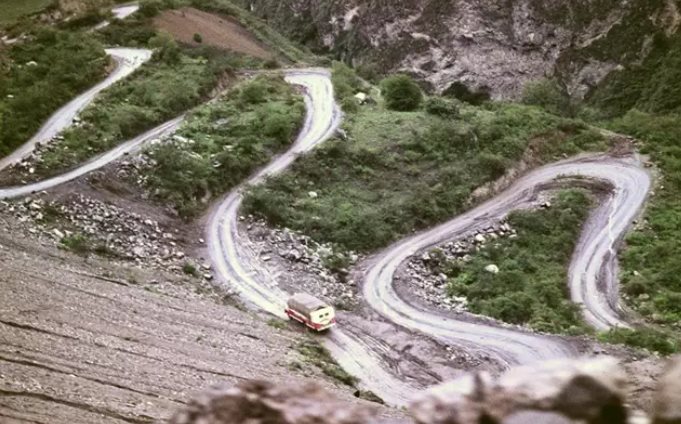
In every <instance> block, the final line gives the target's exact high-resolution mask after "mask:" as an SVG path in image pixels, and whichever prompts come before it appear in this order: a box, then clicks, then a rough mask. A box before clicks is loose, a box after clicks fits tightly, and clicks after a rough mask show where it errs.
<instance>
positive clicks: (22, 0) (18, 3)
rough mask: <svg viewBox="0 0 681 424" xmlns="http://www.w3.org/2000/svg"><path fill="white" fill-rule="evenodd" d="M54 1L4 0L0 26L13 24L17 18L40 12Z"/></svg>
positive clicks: (0, 14)
mask: <svg viewBox="0 0 681 424" xmlns="http://www.w3.org/2000/svg"><path fill="white" fill-rule="evenodd" d="M52 3H53V1H52V0H2V13H0V26H5V25H10V24H13V23H15V22H16V21H17V19H19V18H22V17H24V16H27V15H31V14H33V13H36V12H40V11H41V10H43V9H45V8H46V7H47V6H49V5H51V4H52Z"/></svg>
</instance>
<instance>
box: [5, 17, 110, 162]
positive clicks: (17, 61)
mask: <svg viewBox="0 0 681 424" xmlns="http://www.w3.org/2000/svg"><path fill="white" fill-rule="evenodd" d="M5 54H6V56H4V55H5ZM29 62H36V63H37V65H35V66H28V65H26V64H27V63H29ZM108 63H109V62H108V59H107V58H106V54H105V53H104V49H103V47H102V45H101V44H100V43H98V42H97V41H96V40H93V39H92V37H90V36H88V35H86V34H81V33H70V32H66V31H56V30H51V29H39V30H36V31H35V32H34V35H33V38H32V40H31V41H28V42H25V43H20V44H16V45H14V46H13V47H11V49H10V50H9V51H8V52H7V53H3V52H0V157H1V156H5V155H7V154H9V153H10V152H12V151H13V150H14V149H15V148H17V147H18V146H20V145H21V144H23V143H24V142H26V141H28V139H29V138H30V137H31V136H32V135H33V134H34V133H35V132H36V131H37V130H38V129H39V128H40V126H41V125H42V123H43V122H44V120H45V119H47V118H48V117H49V116H50V115H51V114H52V113H54V112H55V111H56V110H57V109H58V108H59V107H61V106H62V105H64V104H65V103H67V102H68V101H69V100H71V99H72V98H73V97H75V96H76V95H77V94H79V93H80V92H82V91H85V90H86V89H87V88H89V87H90V86H92V85H94V84H95V83H96V82H98V81H100V80H101V79H103V78H104V76H105V74H106V67H107V65H108Z"/></svg>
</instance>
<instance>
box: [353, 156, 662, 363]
mask: <svg viewBox="0 0 681 424" xmlns="http://www.w3.org/2000/svg"><path fill="white" fill-rule="evenodd" d="M567 176H579V177H587V178H590V179H593V180H598V181H603V182H606V183H608V184H609V185H611V186H612V191H611V194H610V195H609V196H608V197H607V199H606V200H605V201H603V202H602V203H601V204H600V205H599V206H598V207H597V208H596V210H595V211H593V212H592V213H591V216H590V218H589V220H588V222H587V223H586V224H585V226H584V230H583V233H582V235H581V237H580V240H579V242H578V243H577V248H576V249H575V252H574V254H573V258H572V262H571V265H570V269H569V286H570V293H571V298H572V300H573V301H574V302H575V303H577V304H578V305H581V306H582V309H583V313H584V317H585V319H586V321H587V322H588V323H589V324H591V325H592V326H594V327H596V328H597V329H601V330H603V329H608V328H611V327H614V326H621V327H628V325H627V323H626V322H624V321H623V320H622V319H621V318H620V316H619V313H618V311H619V307H618V304H617V290H616V287H617V284H616V276H615V272H614V271H615V269H616V254H615V248H616V246H617V243H618V241H619V240H621V238H622V237H623V235H624V234H625V232H626V230H627V229H628V227H629V225H630V224H631V222H632V221H633V220H634V218H635V217H636V215H637V214H638V212H639V211H640V209H641V208H642V206H643V203H644V201H645V199H646V196H647V193H648V190H649V189H650V177H649V175H648V173H647V172H646V171H645V170H644V169H643V168H642V167H641V166H640V163H638V161H637V160H635V159H616V158H613V157H610V156H605V155H598V156H590V157H583V158H579V159H572V160H567V161H563V162H558V163H555V164H552V165H548V166H545V167H542V168H539V169H537V170H535V171H533V172H531V173H529V174H528V175H526V176H525V177H523V178H521V179H519V180H518V181H516V182H515V183H514V184H513V185H512V186H511V187H510V188H508V189H507V190H505V191H504V192H503V193H501V194H499V195H498V196H496V197H494V198H493V199H491V200H489V201H487V202H485V203H483V204H481V205H480V206H478V207H476V208H475V209H472V210H470V211H469V212H467V213H465V214H463V215H461V216H458V217H457V218H455V219H452V220H451V221H449V222H446V223H444V224H442V225H439V226H437V227H435V228H433V229H430V230H428V231H425V232H422V233H420V234H417V235H415V236H413V237H409V238H407V239H405V240H402V241H400V242H397V243H395V244H394V245H392V246H391V247H389V248H388V249H387V250H385V251H384V252H383V253H381V254H379V255H378V256H377V257H376V258H375V259H374V261H372V265H371V267H370V268H369V269H368V270H367V271H366V272H365V274H364V277H365V278H364V285H363V292H364V298H365V300H366V301H367V302H368V303H369V304H370V305H371V306H372V307H373V308H374V309H375V310H377V311H378V312H380V313H381V314H382V315H383V316H385V317H386V318H388V319H389V320H391V321H394V322H395V323H397V324H399V325H402V326H404V327H406V328H409V329H412V330H415V331H421V332H423V333H426V334H430V335H431V336H433V337H435V338H437V339H439V340H441V341H443V342H446V343H449V344H455V345H459V346H461V347H465V348H466V349H469V350H474V351H475V350H477V351H480V352H486V353H491V354H492V355H494V356H495V357H496V359H497V360H499V361H501V362H502V363H505V364H507V365H514V364H524V363H531V362H534V361H537V360H543V359H551V358H559V357H566V356H573V355H575V353H576V352H575V351H574V350H573V349H572V348H571V347H570V346H569V345H568V344H566V343H565V342H564V341H562V340H561V339H558V338H554V337H548V336H543V335H537V334H532V333H526V332H522V331H518V330H515V329H509V328H500V327H496V326H488V325H483V324H477V323H471V322H463V321H459V320H456V319H453V318H450V317H446V316H442V315H439V314H435V313H433V312H429V311H426V310H423V309H419V308H418V307H416V306H414V305H411V304H409V303H407V302H405V301H404V300H403V299H401V298H400V297H398V295H397V293H396V292H395V290H394V288H393V278H394V275H395V271H396V270H397V268H398V267H399V265H400V264H401V263H403V262H404V261H405V260H407V259H408V258H409V257H410V256H412V255H414V254H417V253H418V252H419V251H422V250H424V249H427V248H430V247H433V246H435V245H438V244H441V243H442V242H444V241H447V240H452V239H456V238H460V237H462V236H464V235H465V234H468V233H470V232H471V231H474V230H476V229H480V228H484V227H486V226H488V225H490V224H491V223H494V222H497V221H499V220H500V219H502V218H503V217H504V216H505V215H507V214H508V213H509V212H510V211H512V210H514V209H518V208H520V207H522V206H524V205H526V204H528V203H529V202H531V201H532V199H533V198H534V196H535V195H536V193H537V192H538V191H540V190H541V187H542V186H545V185H547V184H548V183H550V182H551V181H553V180H555V179H557V178H559V177H567ZM599 284H600V285H599Z"/></svg>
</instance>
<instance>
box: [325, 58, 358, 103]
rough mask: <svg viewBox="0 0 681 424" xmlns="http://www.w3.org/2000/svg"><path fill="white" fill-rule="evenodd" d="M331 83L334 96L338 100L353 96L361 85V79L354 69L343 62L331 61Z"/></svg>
mask: <svg viewBox="0 0 681 424" xmlns="http://www.w3.org/2000/svg"><path fill="white" fill-rule="evenodd" d="M331 83H332V84H333V88H334V91H335V94H336V98H338V99H340V100H344V99H346V98H350V97H352V96H354V95H355V93H356V92H358V91H359V90H360V89H361V88H362V86H363V83H362V80H361V79H360V78H359V77H358V76H357V74H355V71H354V70H353V69H352V68H350V67H349V66H348V65H346V64H345V63H343V62H333V65H332V67H331Z"/></svg>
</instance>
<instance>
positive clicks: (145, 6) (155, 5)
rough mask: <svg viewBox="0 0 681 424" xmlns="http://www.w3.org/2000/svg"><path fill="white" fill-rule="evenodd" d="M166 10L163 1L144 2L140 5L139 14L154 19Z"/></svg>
mask: <svg viewBox="0 0 681 424" xmlns="http://www.w3.org/2000/svg"><path fill="white" fill-rule="evenodd" d="M163 9H164V4H163V1H162V0H143V1H142V2H141V3H140V9H139V13H140V14H141V15H142V16H146V17H147V18H153V17H154V16H156V15H158V14H159V13H160V12H161V10H163Z"/></svg>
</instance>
